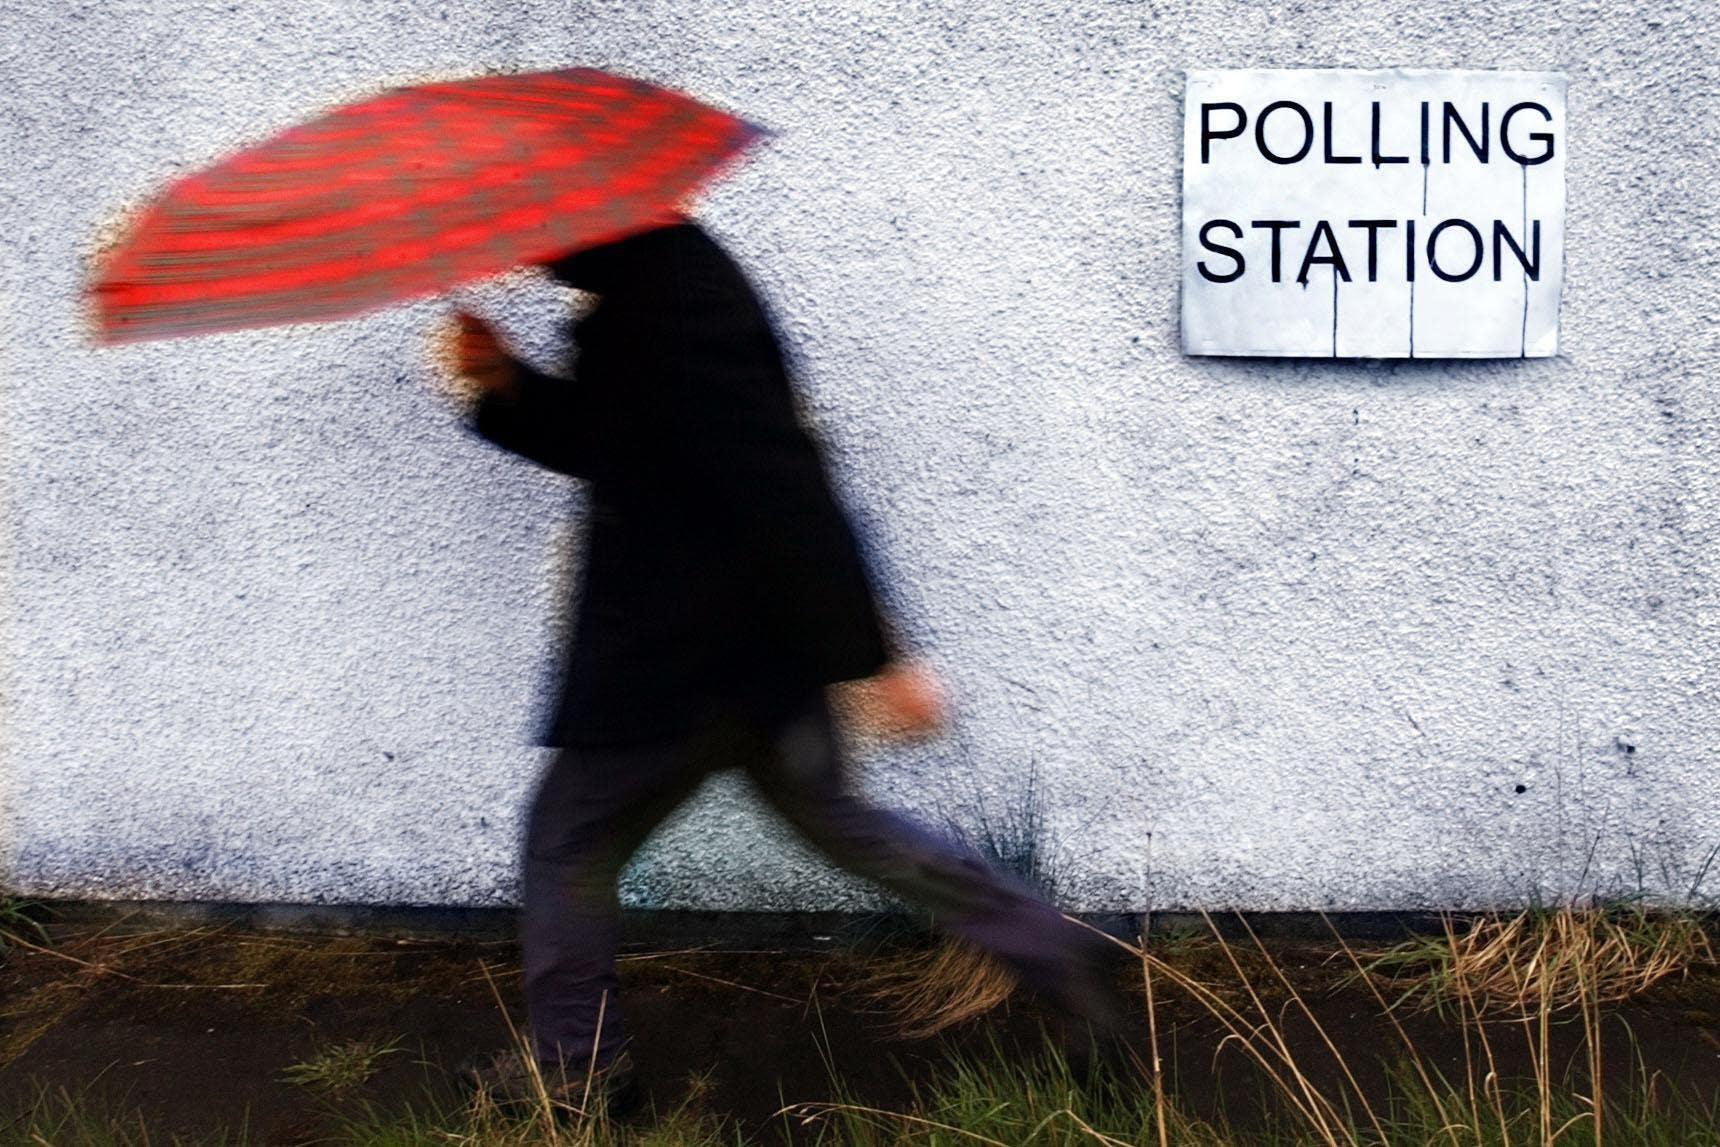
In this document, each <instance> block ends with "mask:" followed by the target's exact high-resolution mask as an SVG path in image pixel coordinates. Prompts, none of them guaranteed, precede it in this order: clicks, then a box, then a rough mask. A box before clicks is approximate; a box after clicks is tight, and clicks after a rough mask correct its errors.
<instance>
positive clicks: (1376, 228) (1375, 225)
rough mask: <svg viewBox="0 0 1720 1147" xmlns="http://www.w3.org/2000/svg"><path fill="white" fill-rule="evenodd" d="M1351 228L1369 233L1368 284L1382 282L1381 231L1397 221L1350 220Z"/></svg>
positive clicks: (1392, 225) (1395, 224)
mask: <svg viewBox="0 0 1720 1147" xmlns="http://www.w3.org/2000/svg"><path fill="white" fill-rule="evenodd" d="M1375 106H1376V107H1377V106H1378V105H1377V104H1376V105H1375ZM1404 162H1405V163H1408V162H1409V160H1407V159H1405V160H1404ZM1350 226H1351V227H1360V228H1363V229H1364V230H1366V231H1367V233H1368V282H1370V283H1377V282H1379V281H1380V275H1379V271H1380V249H1379V243H1380V230H1381V228H1384V227H1396V226H1397V220H1396V219H1352V220H1350ZM1348 277H1349V276H1347V275H1346V276H1345V278H1348Z"/></svg>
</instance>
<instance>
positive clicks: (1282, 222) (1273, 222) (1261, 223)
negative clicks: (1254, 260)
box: [1249, 219, 1302, 283]
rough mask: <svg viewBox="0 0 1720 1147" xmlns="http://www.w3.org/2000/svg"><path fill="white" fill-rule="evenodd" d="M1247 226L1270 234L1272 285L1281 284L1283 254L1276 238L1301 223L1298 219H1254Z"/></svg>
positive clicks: (1282, 279)
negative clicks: (1264, 230) (1264, 229)
mask: <svg viewBox="0 0 1720 1147" xmlns="http://www.w3.org/2000/svg"><path fill="white" fill-rule="evenodd" d="M1249 226H1250V227H1264V228H1266V229H1267V230H1268V231H1270V232H1272V281H1273V282H1274V283H1282V282H1283V281H1284V275H1283V273H1282V270H1281V268H1282V266H1283V254H1284V252H1283V248H1282V246H1281V244H1280V243H1279V241H1278V237H1279V236H1280V235H1282V234H1283V233H1284V232H1285V231H1287V230H1295V229H1296V228H1297V227H1300V226H1302V221H1301V220H1300V219H1256V220H1255V221H1254V222H1252V223H1250V224H1249Z"/></svg>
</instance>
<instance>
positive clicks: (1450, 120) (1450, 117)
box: [1443, 100, 1489, 163]
mask: <svg viewBox="0 0 1720 1147" xmlns="http://www.w3.org/2000/svg"><path fill="white" fill-rule="evenodd" d="M1488 122H1489V121H1488V119H1487V101H1486V100H1482V101H1481V142H1479V143H1477V142H1476V141H1475V137H1474V136H1473V135H1471V134H1470V132H1469V125H1468V124H1466V123H1464V122H1463V117H1462V116H1460V115H1458V114H1457V108H1456V107H1455V106H1454V105H1453V104H1452V102H1451V101H1450V100H1446V101H1445V123H1444V129H1443V130H1444V133H1445V162H1447V163H1450V162H1451V125H1452V124H1456V125H1457V130H1458V131H1460V132H1462V133H1463V138H1464V139H1465V140H1466V141H1468V143H1469V150H1470V151H1473V152H1474V153H1475V158H1476V159H1479V160H1480V161H1481V162H1482V163H1486V162H1487V152H1488V147H1487V125H1488Z"/></svg>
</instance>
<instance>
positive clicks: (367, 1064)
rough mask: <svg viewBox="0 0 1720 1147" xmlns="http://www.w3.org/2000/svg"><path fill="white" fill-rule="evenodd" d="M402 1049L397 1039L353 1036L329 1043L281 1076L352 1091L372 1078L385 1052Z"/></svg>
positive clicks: (305, 1084) (320, 1087)
mask: <svg viewBox="0 0 1720 1147" xmlns="http://www.w3.org/2000/svg"><path fill="white" fill-rule="evenodd" d="M399 1050H400V1041H399V1040H398V1039H395V1040H390V1041H389V1042H387V1043H377V1042H376V1041H375V1040H362V1039H354V1040H346V1041H344V1042H341V1043H332V1044H327V1045H324V1046H323V1047H321V1048H319V1049H318V1050H317V1052H316V1054H315V1055H313V1056H311V1058H309V1059H307V1060H304V1061H302V1062H300V1063H295V1064H293V1065H292V1066H291V1067H289V1068H287V1069H286V1070H285V1071H283V1072H282V1073H281V1078H282V1079H284V1080H285V1081H286V1082H288V1083H296V1084H299V1085H301V1086H304V1087H314V1088H318V1089H320V1090H323V1091H332V1092H344V1091H351V1090H352V1089H353V1088H355V1087H358V1086H359V1085H361V1084H364V1083H367V1082H369V1081H370V1078H371V1077H372V1076H374V1075H375V1074H376V1073H377V1072H378V1071H380V1070H382V1057H383V1056H386V1055H393V1054H394V1053H395V1052H397V1051H399Z"/></svg>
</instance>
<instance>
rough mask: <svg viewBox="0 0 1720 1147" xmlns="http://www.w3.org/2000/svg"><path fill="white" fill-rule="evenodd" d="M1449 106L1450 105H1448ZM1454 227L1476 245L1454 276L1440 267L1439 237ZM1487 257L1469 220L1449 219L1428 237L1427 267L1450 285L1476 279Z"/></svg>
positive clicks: (1477, 233)
mask: <svg viewBox="0 0 1720 1147" xmlns="http://www.w3.org/2000/svg"><path fill="white" fill-rule="evenodd" d="M1448 106H1449V105H1448ZM1453 227H1461V228H1463V230H1464V231H1466V232H1468V233H1469V241H1470V242H1471V243H1472V244H1474V248H1475V255H1474V258H1472V259H1471V260H1470V261H1469V266H1468V267H1467V268H1466V269H1465V270H1462V271H1459V272H1458V273H1457V274H1455V275H1453V274H1452V273H1451V272H1449V271H1447V270H1446V269H1445V268H1444V267H1441V266H1440V265H1439V255H1438V250H1439V237H1440V236H1441V235H1443V234H1445V233H1446V231H1448V230H1450V229H1451V228H1453ZM1486 256H1487V245H1486V244H1485V243H1483V242H1482V241H1481V232H1479V231H1477V230H1476V229H1475V224H1473V223H1471V222H1470V221H1469V220H1467V219H1447V220H1446V221H1445V222H1443V223H1441V224H1439V225H1438V226H1437V227H1435V228H1434V229H1433V230H1432V231H1430V232H1428V235H1427V266H1428V269H1429V270H1431V271H1432V272H1433V273H1434V274H1436V275H1438V276H1439V277H1440V278H1442V279H1444V280H1445V281H1446V282H1448V283H1461V282H1463V281H1464V280H1465V279H1471V278H1474V277H1475V272H1477V271H1479V270H1480V269H1481V261H1482V260H1483V259H1484V258H1486Z"/></svg>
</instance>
